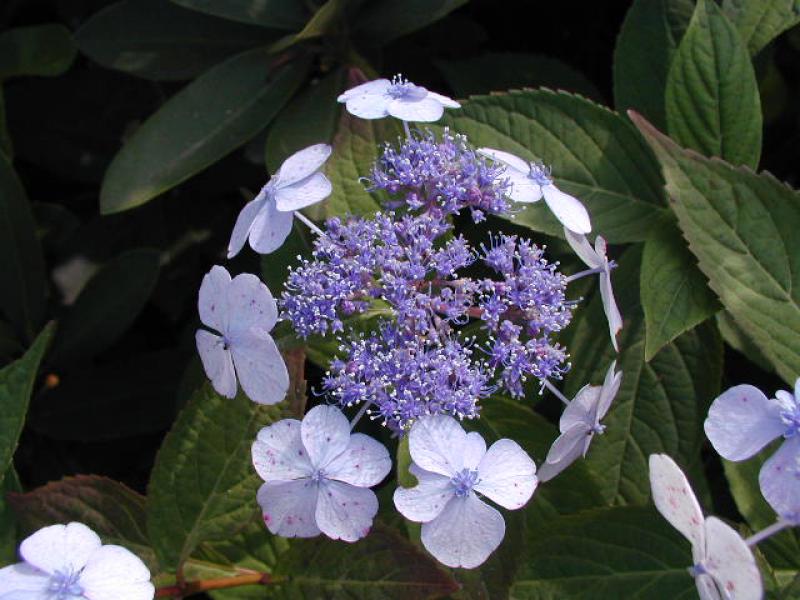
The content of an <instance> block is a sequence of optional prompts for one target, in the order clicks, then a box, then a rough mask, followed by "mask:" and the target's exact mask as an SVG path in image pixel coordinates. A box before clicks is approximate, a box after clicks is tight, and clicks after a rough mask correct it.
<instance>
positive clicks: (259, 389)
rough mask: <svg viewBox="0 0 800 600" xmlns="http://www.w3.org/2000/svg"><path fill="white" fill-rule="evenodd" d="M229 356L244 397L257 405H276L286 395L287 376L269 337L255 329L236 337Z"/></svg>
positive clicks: (278, 352)
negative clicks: (231, 358) (245, 395)
mask: <svg viewBox="0 0 800 600" xmlns="http://www.w3.org/2000/svg"><path fill="white" fill-rule="evenodd" d="M230 349H231V356H232V357H233V366H234V367H235V368H236V375H237V376H238V378H239V384H240V385H241V386H242V389H243V390H244V393H245V394H247V397H248V398H250V400H252V401H253V402H257V403H258V404H277V403H278V402H280V401H281V400H283V399H284V398H285V397H286V392H287V391H289V372H288V371H287V370H286V363H285V362H284V361H283V357H282V356H281V353H280V350H278V347H277V346H276V345H275V341H274V340H273V339H272V337H271V336H270V335H269V334H268V333H265V332H264V331H260V330H258V329H252V330H249V331H246V332H244V333H237V335H236V337H235V338H234V339H232V340H231V347H230Z"/></svg>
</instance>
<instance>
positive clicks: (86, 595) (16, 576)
mask: <svg viewBox="0 0 800 600" xmlns="http://www.w3.org/2000/svg"><path fill="white" fill-rule="evenodd" d="M19 553H20V556H21V558H22V560H23V562H20V563H17V564H14V565H11V566H8V567H4V568H2V569H0V598H4V599H6V598H7V599H8V600H23V599H25V600H79V599H83V600H119V599H120V598H124V599H125V600H152V598H153V595H154V593H155V589H154V587H153V584H152V583H150V571H149V570H148V569H147V567H146V566H145V564H144V563H143V562H142V561H141V560H140V559H139V558H138V557H137V556H136V555H135V554H133V553H132V552H130V551H129V550H127V549H126V548H123V547H121V546H114V545H106V546H104V545H103V544H102V542H101V541H100V538H99V537H98V535H97V534H96V533H95V532H94V531H92V530H91V529H89V528H88V527H87V526H86V525H84V524H82V523H74V522H73V523H69V524H67V525H50V526H49V527H44V528H42V529H40V530H39V531H37V532H36V533H34V534H33V535H31V536H30V537H28V538H26V539H25V540H23V542H22V544H21V545H20V548H19Z"/></svg>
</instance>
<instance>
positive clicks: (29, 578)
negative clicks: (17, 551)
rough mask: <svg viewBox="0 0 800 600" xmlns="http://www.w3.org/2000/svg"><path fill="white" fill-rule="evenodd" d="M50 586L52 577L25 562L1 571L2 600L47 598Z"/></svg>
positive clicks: (0, 587) (0, 595)
mask: <svg viewBox="0 0 800 600" xmlns="http://www.w3.org/2000/svg"><path fill="white" fill-rule="evenodd" d="M49 586H50V575H48V574H47V573H45V572H44V571H41V570H39V569H37V568H35V567H32V566H31V565H29V564H26V563H24V562H23V563H17V564H15V565H9V566H7V567H3V568H2V569H0V600H14V599H15V598H36V599H38V598H46V597H47V596H45V595H44V594H45V592H46V591H47V589H48V587H49ZM24 594H29V595H28V596H24Z"/></svg>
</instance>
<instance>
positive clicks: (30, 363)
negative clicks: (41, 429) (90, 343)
mask: <svg viewBox="0 0 800 600" xmlns="http://www.w3.org/2000/svg"><path fill="white" fill-rule="evenodd" d="M53 330H54V325H53V324H52V323H50V324H48V325H47V327H45V328H44V329H43V330H42V332H41V333H40V334H39V337H37V338H36V341H34V342H33V345H32V346H31V347H30V348H29V349H28V351H27V352H26V353H25V355H24V356H23V357H22V358H20V359H19V360H17V361H15V362H13V363H11V364H9V365H6V366H5V367H3V369H2V370H0V483H2V482H3V481H2V478H3V477H4V476H5V474H6V472H7V471H8V469H9V466H10V465H11V459H12V457H13V456H14V451H15V450H16V449H17V442H18V441H19V435H20V433H22V427H23V426H24V425H25V414H26V413H27V412H28V404H29V403H30V399H31V393H32V392H33V384H34V382H35V381H36V374H37V372H38V371H39V364H40V363H41V362H42V357H43V356H44V353H45V351H46V350H47V346H48V344H49V343H50V338H51V337H52V336H53Z"/></svg>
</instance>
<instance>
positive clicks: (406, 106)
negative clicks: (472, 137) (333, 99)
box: [338, 75, 461, 123]
mask: <svg viewBox="0 0 800 600" xmlns="http://www.w3.org/2000/svg"><path fill="white" fill-rule="evenodd" d="M338 101H339V102H340V103H344V105H345V106H346V107H347V111H348V112H349V113H350V114H352V115H355V116H357V117H361V118H362V119H382V118H384V117H388V116H392V117H395V118H396V119H400V120H402V121H418V122H425V123H430V122H433V121H438V120H439V119H441V118H442V115H443V114H444V109H445V108H460V107H461V105H460V104H459V103H458V102H456V101H455V100H453V99H452V98H448V97H447V96H442V95H441V94H437V93H435V92H429V91H428V90H426V89H425V88H424V87H422V86H419V85H414V84H413V83H411V82H410V81H408V80H407V79H403V78H402V77H401V76H400V75H396V76H395V77H394V78H393V79H392V80H391V81H389V80H388V79H376V80H375V81H368V82H367V83H362V84H361V85H357V86H356V87H354V88H351V89H349V90H347V91H346V92H344V93H343V94H341V95H340V96H339V98H338Z"/></svg>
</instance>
